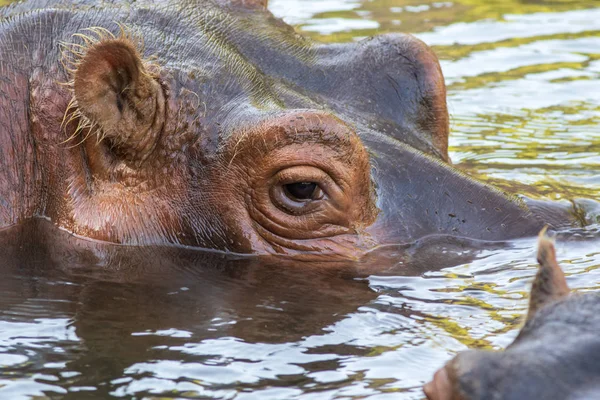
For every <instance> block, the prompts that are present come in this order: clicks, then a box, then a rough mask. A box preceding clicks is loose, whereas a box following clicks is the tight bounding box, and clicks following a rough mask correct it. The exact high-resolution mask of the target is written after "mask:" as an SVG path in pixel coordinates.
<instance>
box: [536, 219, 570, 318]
mask: <svg viewBox="0 0 600 400" xmlns="http://www.w3.org/2000/svg"><path fill="white" fill-rule="evenodd" d="M537 261H538V263H539V264H540V268H539V270H538V272H537V275H536V276H535V280H534V281H533V286H532V287H531V295H530V297H529V311H528V313H527V320H530V319H531V318H532V317H533V316H534V315H535V313H536V311H537V310H539V309H540V308H542V307H543V306H545V305H546V304H549V303H551V302H553V301H556V300H558V299H561V298H563V297H566V296H568V295H569V286H567V281H566V279H565V274H564V273H563V271H562V270H561V268H560V266H559V265H558V263H557V262H556V251H555V250H554V243H553V242H552V240H551V239H550V238H548V236H546V228H544V229H542V231H541V232H540V235H539V239H538V254H537Z"/></svg>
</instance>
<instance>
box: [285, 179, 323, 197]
mask: <svg viewBox="0 0 600 400" xmlns="http://www.w3.org/2000/svg"><path fill="white" fill-rule="evenodd" d="M283 188H284V190H285V194H286V196H288V197H289V198H290V199H291V200H294V201H307V200H318V199H320V198H322V197H323V191H322V190H321V188H320V187H319V185H317V184H316V183H315V182H295V183H289V184H287V185H283Z"/></svg>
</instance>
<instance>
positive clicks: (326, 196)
mask: <svg viewBox="0 0 600 400" xmlns="http://www.w3.org/2000/svg"><path fill="white" fill-rule="evenodd" d="M82 3H86V2H85V1H83V2H82ZM61 4H62V3H60V2H58V3H57V4H56V5H55V7H54V8H53V9H52V10H51V11H46V14H43V15H42V14H41V13H39V14H35V16H31V15H29V16H27V18H47V21H50V20H51V22H46V23H52V26H53V30H52V32H54V34H56V35H58V37H53V38H52V41H53V43H55V42H60V43H61V44H62V50H61V52H60V54H59V53H58V52H56V53H54V52H53V51H50V52H49V53H48V55H47V56H46V62H47V63H48V64H49V66H48V67H47V68H45V70H44V72H41V73H40V74H41V76H37V77H36V78H37V79H33V87H32V93H33V94H32V96H31V102H32V104H33V106H32V110H33V111H32V113H33V116H34V118H33V126H32V129H33V131H34V134H35V135H36V137H38V138H40V139H39V140H40V143H42V144H44V143H46V144H48V145H47V146H46V147H47V148H51V147H52V144H55V143H57V142H59V141H60V140H58V138H62V139H65V138H68V140H66V142H65V143H64V144H63V145H61V146H54V147H55V148H54V150H48V152H49V153H50V152H52V151H54V153H53V154H50V155H48V158H50V159H52V160H53V161H52V162H51V163H48V165H50V166H51V167H48V169H51V168H54V170H52V172H50V173H49V176H52V178H48V179H49V180H51V183H49V184H48V185H49V187H50V188H51V189H50V190H49V191H48V193H46V195H47V196H46V198H45V201H44V210H43V213H45V215H47V216H49V217H50V218H51V219H52V220H53V221H55V222H56V223H58V224H59V225H61V226H63V227H65V228H66V229H68V230H70V231H72V232H75V233H76V234H79V235H82V236H86V237H91V238H95V239H100V240H106V241H112V242H118V243H124V244H134V245H139V244H153V243H167V242H168V243H175V244H182V245H190V246H196V247H203V248H213V249H220V250H225V251H233V252H242V253H257V254H292V255H293V254H337V255H341V256H344V257H348V256H349V257H354V256H355V255H357V254H361V253H362V252H364V251H366V250H369V249H372V248H373V247H375V246H378V245H381V244H385V243H404V242H410V241H413V240H415V239H417V238H420V237H423V236H427V235H431V234H451V235H458V236H461V235H462V236H476V237H477V238H480V239H498V238H504V237H506V236H507V235H512V236H517V235H522V234H527V233H532V232H534V231H536V230H537V229H539V226H540V225H539V224H532V223H528V222H527V223H523V221H524V220H526V219H527V218H528V212H527V209H526V207H525V206H524V205H523V204H520V203H519V202H517V201H514V200H512V199H509V198H507V197H505V196H504V195H503V194H502V193H500V192H499V191H496V190H494V189H491V188H489V187H487V186H485V185H483V184H481V183H478V182H475V181H473V180H472V179H470V178H468V177H466V176H464V175H462V174H460V173H459V172H457V171H456V170H454V169H453V168H452V167H451V166H450V165H449V164H448V113H447V109H446V92H445V86H444V80H443V76H442V72H441V70H440V66H439V63H438V60H437V58H436V56H435V55H434V53H433V52H432V51H431V50H430V49H429V48H428V47H427V46H426V45H425V44H424V43H423V42H421V41H420V40H418V39H416V38H414V37H413V36H410V35H401V34H393V35H382V36H378V37H374V38H370V39H365V40H361V41H359V42H355V43H345V44H320V43H315V42H312V41H310V40H307V39H305V38H303V37H301V36H299V35H298V34H297V33H296V32H295V31H294V30H293V29H292V28H291V27H289V26H288V25H286V24H285V23H283V22H282V21H280V20H278V19H276V18H275V17H273V15H271V14H270V13H269V12H268V11H267V10H266V9H265V7H264V4H261V3H260V2H257V1H246V2H242V1H230V2H225V1H221V2H215V1H199V0H198V1H183V0H179V1H175V0H171V1H168V2H156V3H154V2H152V1H149V0H148V1H137V2H134V3H131V4H130V5H127V6H126V7H125V6H120V5H118V4H120V3H118V4H117V3H115V4H113V5H112V6H111V7H106V8H104V9H99V8H94V7H91V8H90V7H83V6H82V7H81V8H79V9H78V11H73V10H74V9H73V8H72V7H71V6H70V5H62V6H61ZM86 4H87V3H86ZM61 7H63V8H61ZM40 15H42V16H40ZM114 21H117V22H119V23H121V24H122V25H117V24H115V23H114ZM34 25H35V24H30V25H28V26H31V27H30V29H34V30H35V29H40V30H43V27H36V26H34ZM90 27H91V28H90ZM57 32H58V33H57ZM30 36H31V37H43V34H39V33H32V34H31V35H30ZM142 43H143V45H142ZM38 46H39V44H38ZM43 46H45V45H43ZM47 47H48V48H51V47H52V46H51V45H47ZM53 71H54V72H53ZM53 73H54V74H55V76H51V75H52V74H53ZM57 76H58V77H60V78H64V79H63V80H64V81H66V82H68V83H67V84H66V85H63V86H62V87H59V86H55V87H53V90H55V91H49V90H40V89H38V88H36V82H37V81H38V80H39V81H43V82H47V81H48V80H49V79H54V81H59V80H60V79H56V78H57ZM42 86H43V85H42ZM57 92H58V93H61V96H62V97H61V99H62V100H61V101H62V103H61V101H56V100H53V101H50V100H49V98H55V97H56V93H57ZM51 110H56V112H55V115H54V117H53V118H54V119H52V118H50V117H49V115H50V114H51ZM59 125H60V126H59ZM48 132H54V133H55V136H52V135H49V134H48Z"/></svg>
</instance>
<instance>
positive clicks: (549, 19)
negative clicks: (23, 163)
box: [0, 0, 600, 400]
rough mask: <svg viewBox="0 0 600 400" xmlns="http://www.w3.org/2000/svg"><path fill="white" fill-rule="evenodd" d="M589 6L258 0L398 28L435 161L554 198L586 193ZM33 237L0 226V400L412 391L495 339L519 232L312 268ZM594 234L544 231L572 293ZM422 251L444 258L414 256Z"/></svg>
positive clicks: (501, 330) (330, 32)
mask: <svg viewBox="0 0 600 400" xmlns="http://www.w3.org/2000/svg"><path fill="white" fill-rule="evenodd" d="M599 6H600V4H599V3H598V1H597V0H588V1H583V0H562V1H555V0H551V1H550V0H549V1H544V0H536V1H517V0H496V1H484V0H458V1H454V2H444V1H439V2H432V1H425V0H407V1H404V0H370V1H369V0H272V1H271V4H270V8H271V10H272V11H273V12H274V13H276V14H277V15H278V16H280V17H282V18H284V19H285V20H286V21H288V22H289V23H291V24H294V25H296V26H297V27H298V30H300V31H301V32H303V33H304V34H306V35H309V36H311V37H314V38H315V39H318V40H322V41H331V42H335V41H351V40H359V39H360V38H362V37H365V36H369V35H373V34H376V33H383V32H392V31H405V32H411V33H414V34H416V36H418V37H419V38H421V39H422V40H424V41H426V42H427V43H429V44H430V45H432V46H433V47H434V49H435V50H436V52H437V53H438V55H439V57H440V59H441V62H442V68H443V70H444V72H445V76H446V80H447V84H448V88H449V91H448V102H449V109H450V112H451V118H452V120H451V121H452V122H451V124H452V136H451V140H450V145H451V149H450V150H451V157H452V160H453V162H454V163H455V164H456V165H457V166H458V167H459V168H461V169H463V170H465V171H467V172H468V173H469V174H471V175H473V176H475V177H477V178H479V179H483V180H486V181H489V182H493V183H494V184H497V185H499V186H501V187H504V188H510V189H512V190H524V188H525V185H528V186H530V190H532V191H533V194H534V195H535V196H537V197H540V198H547V199H556V200H558V199H561V198H563V197H565V196H567V197H589V198H598V197H599V194H600V174H599V172H598V171H600V151H599V149H600V52H599V50H598V49H600V35H599V34H600V22H599V21H600V8H599ZM48 230H52V228H51V227H50V226H48V224H45V223H43V222H41V223H38V224H29V225H25V226H23V227H20V228H18V229H16V230H13V231H10V232H0V241H1V242H2V244H3V246H2V247H1V248H0V259H2V260H4V261H3V262H2V265H1V266H0V274H1V278H0V398H1V399H21V398H66V399H98V398H138V399H141V398H145V399H152V398H156V399H158V398H161V399H164V398H223V399H278V400H279V399H288V398H289V399H295V398H300V399H351V398H364V397H368V398H369V399H391V398H393V399H420V398H422V397H423V396H422V394H421V389H420V387H421V385H422V384H423V382H425V381H426V380H428V379H429V378H430V377H431V375H432V374H433V372H434V371H435V369H436V368H438V367H439V366H441V365H442V364H443V363H444V362H445V361H446V360H448V359H449V358H451V357H452V356H453V355H454V354H456V352H459V351H461V350H464V349H466V348H467V347H476V348H488V349H500V348H503V347H504V346H506V345H507V344H508V343H510V342H511V340H512V339H513V338H514V337H515V335H516V333H517V331H518V327H519V325H520V323H521V317H522V316H523V314H524V312H525V310H526V307H527V293H528V290H529V285H530V282H531V279H532V276H533V275H534V273H535V271H536V266H535V263H534V251H535V241H534V240H533V239H528V240H520V241H515V242H512V243H510V244H509V245H508V246H504V247H501V248H500V247H499V248H489V247H488V248H485V249H483V250H481V251H479V252H474V251H470V250H467V249H466V248H463V247H462V246H461V244H460V243H459V244H452V243H440V244H438V245H436V246H435V247H434V250H431V249H429V250H427V249H411V250H410V251H409V252H408V253H407V252H406V251H402V249H385V250H383V251H381V252H379V253H377V254H373V255H372V256H371V257H370V258H369V259H367V260H365V261H364V262H363V263H360V264H357V265H353V266H341V265H340V266H330V268H327V269H323V268H319V266H312V267H303V268H298V267H297V266H294V265H286V264H285V263H283V262H282V261H273V260H271V261H268V262H266V261H265V260H256V259H251V258H243V257H240V258H239V259H235V260H232V259H228V258H225V257H223V256H222V255H220V254H211V253H202V252H196V251H174V250H173V249H169V248H153V249H142V250H140V249H128V248H124V247H119V246H108V245H104V244H100V243H94V242H88V241H80V240H78V239H76V238H73V237H69V235H68V234H66V233H64V232H55V231H52V232H46V231H48ZM598 230H599V227H598V226H592V227H590V228H588V229H587V230H584V231H580V232H577V233H575V232H571V233H568V234H564V235H562V236H561V238H560V240H559V242H558V245H557V250H558V257H559V260H560V262H561V263H562V265H563V267H564V269H565V271H566V273H567V280H568V283H569V284H570V285H571V287H573V288H575V289H576V290H577V291H587V290H598V289H600V246H599V245H600V240H599V239H598V238H599V237H600V235H599V234H598ZM33 232H37V233H41V235H40V238H38V239H36V243H35V246H32V245H31V243H30V240H31V239H29V238H31V237H32V236H33ZM44 238H45V239H44ZM23 248H26V249H30V250H28V251H22V249H23ZM31 249H33V250H31ZM431 251H434V252H445V253H446V254H447V255H448V258H449V259H450V260H454V261H455V263H456V262H458V265H457V266H454V267H450V268H443V267H444V265H440V264H439V263H433V262H430V261H429V260H433V259H435V257H432V256H431ZM449 262H450V261H449ZM265 264H266V265H265Z"/></svg>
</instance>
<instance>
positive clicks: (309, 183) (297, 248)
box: [212, 110, 377, 257]
mask: <svg viewBox="0 0 600 400" xmlns="http://www.w3.org/2000/svg"><path fill="white" fill-rule="evenodd" d="M226 143H227V144H226V146H224V150H223V151H222V153H221V154H220V159H221V160H222V162H221V163H220V164H219V166H218V167H217V170H218V171H215V175H216V176H218V177H219V179H218V180H217V181H216V186H217V187H218V191H217V192H218V193H219V197H215V198H214V199H213V202H215V203H214V204H213V205H212V207H217V208H218V209H221V210H222V212H221V215H222V223H223V225H224V226H226V227H228V228H227V229H228V230H229V235H233V236H234V237H236V238H238V239H240V240H238V243H236V245H237V246H238V248H234V249H232V250H234V251H241V252H255V253H265V252H266V253H275V254H292V255H296V256H314V255H323V254H326V255H327V256H328V257H329V256H331V255H340V256H343V257H354V256H356V255H357V254H358V253H359V252H358V250H360V249H362V248H363V247H365V244H364V243H361V240H362V238H363V236H362V235H361V231H362V230H363V229H364V228H365V227H366V226H368V225H370V224H371V223H372V222H373V221H374V220H375V218H376V215H377V209H376V206H375V198H374V191H373V188H372V183H371V179H370V166H369V157H368V154H367V152H366V149H365V147H364V145H363V144H362V142H361V141H360V139H359V138H358V136H357V135H356V133H355V132H353V131H352V130H351V129H350V128H349V127H348V126H347V125H345V124H344V123H343V122H342V121H340V120H339V119H337V118H335V117H333V116H331V115H329V114H324V113H318V112H315V111H308V110H307V111H302V110H300V111H293V112H288V113H284V114H282V115H276V116H273V117H270V118H267V119H266V121H264V122H262V123H260V124H257V126H255V127H251V128H249V129H241V130H240V129H238V130H237V131H236V132H235V133H233V134H232V135H231V137H229V138H228V139H227V140H226ZM221 196H226V198H227V199H228V201H227V204H226V205H224V204H223V203H224V202H223V200H222V199H223V197H221ZM224 207H226V209H223V208H224Z"/></svg>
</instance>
